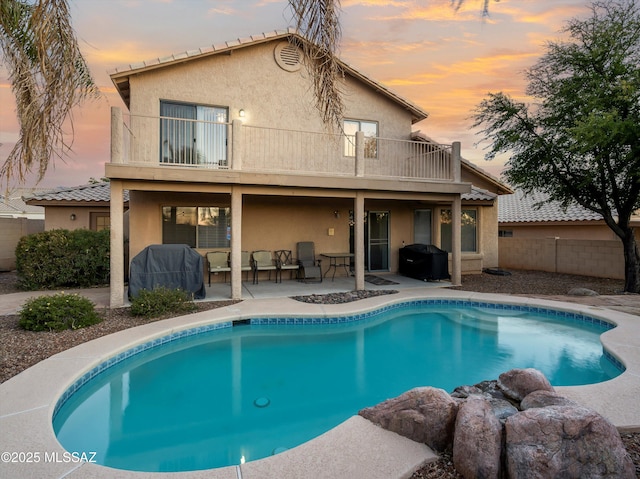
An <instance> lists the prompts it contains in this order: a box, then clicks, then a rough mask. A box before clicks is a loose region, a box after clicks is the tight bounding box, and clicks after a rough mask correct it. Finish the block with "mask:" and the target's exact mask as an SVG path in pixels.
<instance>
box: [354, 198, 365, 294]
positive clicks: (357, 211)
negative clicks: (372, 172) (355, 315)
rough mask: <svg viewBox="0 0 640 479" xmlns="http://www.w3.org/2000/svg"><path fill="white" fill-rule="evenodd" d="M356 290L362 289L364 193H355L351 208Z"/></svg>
mask: <svg viewBox="0 0 640 479" xmlns="http://www.w3.org/2000/svg"><path fill="white" fill-rule="evenodd" d="M353 221H355V224H354V226H353V230H354V239H353V242H354V249H355V263H356V290H361V289H364V193H363V192H362V191H358V192H357V193H356V199H355V204H354V208H353Z"/></svg>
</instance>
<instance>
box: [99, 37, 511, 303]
mask: <svg viewBox="0 0 640 479" xmlns="http://www.w3.org/2000/svg"><path fill="white" fill-rule="evenodd" d="M302 41H304V40H303V39H302V38H301V37H300V36H299V35H298V34H296V33H295V32H294V31H291V30H289V31H286V32H273V33H270V34H262V35H259V36H256V37H251V38H248V39H240V40H237V41H234V42H228V43H223V44H221V45H213V46H212V47H209V48H204V49H199V50H195V51H189V52H185V53H183V54H180V55H173V56H170V57H167V58H160V59H157V60H155V61H152V62H144V63H140V64H133V65H130V66H128V67H126V68H123V69H118V70H116V71H114V72H112V74H111V78H112V81H113V82H114V84H115V86H116V88H117V90H118V92H119V93H120V95H121V97H122V99H123V100H124V102H125V104H126V106H127V108H128V110H129V111H128V112H127V113H125V114H123V113H122V112H121V111H120V109H118V108H114V109H113V110H112V139H111V161H110V163H108V164H107V165H106V176H107V177H108V178H109V179H110V185H111V205H110V207H111V228H112V242H111V248H112V251H111V261H112V263H111V268H112V269H111V271H112V274H111V282H112V283H111V295H112V297H111V303H112V305H114V306H115V305H119V304H122V302H123V297H124V282H123V281H124V280H123V278H124V275H123V274H122V272H123V268H124V265H123V258H124V252H123V241H122V237H123V230H122V226H121V225H122V223H123V213H122V212H123V191H125V190H128V191H129V215H130V216H129V224H130V242H129V248H130V251H129V252H130V256H129V257H131V258H133V257H134V256H135V255H136V254H137V253H139V252H140V251H141V250H143V249H144V248H145V247H146V246H148V245H150V244H162V243H186V244H188V245H190V246H191V247H193V248H196V249H197V251H199V252H200V253H202V254H204V253H206V252H207V251H211V250H226V251H229V252H230V260H231V261H230V263H231V276H230V277H231V283H230V284H231V286H230V296H231V297H232V298H240V296H241V290H242V275H241V270H240V263H241V252H242V251H254V250H270V251H275V250H281V249H288V250H292V251H294V252H295V249H296V244H297V242H300V241H313V242H314V243H315V251H316V253H317V254H320V253H324V252H326V253H336V252H345V251H347V252H351V253H353V258H354V271H355V274H354V278H355V279H354V281H355V284H354V288H355V289H364V274H365V271H397V270H398V256H399V255H398V250H399V248H400V247H402V245H403V244H411V243H418V242H419V243H432V244H435V245H437V246H441V247H443V248H444V249H447V250H448V251H450V253H451V255H450V262H451V266H450V271H451V276H452V282H453V283H454V284H455V283H459V282H460V277H461V273H462V264H463V262H462V255H461V250H462V249H463V244H462V243H463V236H462V235H463V228H462V227H461V223H462V221H461V218H462V217H463V216H465V218H466V219H465V225H467V226H469V225H472V227H473V228H477V229H478V231H480V229H481V228H480V227H478V226H477V225H478V222H481V221H482V218H481V217H482V214H483V213H482V211H481V209H482V205H488V204H490V205H491V206H492V207H493V206H494V205H493V200H494V199H495V197H496V194H501V193H503V192H509V191H508V188H506V187H504V185H500V183H499V182H497V181H493V180H487V178H486V177H484V176H483V175H482V174H479V173H478V172H475V173H474V170H475V169H474V168H471V167H470V166H469V165H468V164H465V162H464V161H462V162H461V159H460V145H459V143H454V144H453V145H438V144H435V143H434V142H432V141H430V140H429V139H428V138H426V137H424V136H420V135H418V136H417V137H414V136H413V134H412V125H413V124H415V123H416V122H418V121H420V120H423V119H425V118H426V117H427V113H426V112H425V111H423V110H422V109H421V108H419V107H418V106H416V105H414V104H413V103H411V102H409V101H407V100H405V99H403V98H401V97H400V96H398V95H397V94H395V93H393V92H392V91H390V90H389V89H387V88H386V87H384V86H382V85H381V84H379V83H377V82H375V81H373V80H372V79H370V78H368V77H367V76H365V75H363V74H362V73H360V72H358V71H356V70H355V69H354V68H352V67H351V66H349V65H346V64H342V67H343V69H344V79H343V83H342V88H343V93H344V101H345V103H346V111H345V117H344V125H343V131H342V132H340V133H335V134H332V133H328V129H327V127H326V125H324V124H323V122H322V120H321V117H320V113H319V112H318V110H317V109H316V107H315V106H314V104H315V99H314V96H313V90H312V84H311V81H310V79H309V73H308V72H307V69H306V68H305V65H304V63H305V58H304V57H303V55H302V53H301V50H300V48H298V45H299V44H300V42H302ZM461 164H462V165H464V166H461ZM462 170H464V172H463V171H462ZM469 172H470V174H472V175H475V176H476V177H478V178H480V180H481V183H482V182H484V183H482V185H481V186H480V188H482V190H476V191H474V192H472V188H471V182H470V181H469V180H468V179H467V178H465V179H463V176H468V175H469ZM478 191H481V193H480V194H479V196H478V194H474V193H478ZM463 194H466V195H470V196H469V197H468V198H469V201H471V202H473V201H474V199H475V200H477V201H478V205H479V206H478V208H476V209H475V210H473V211H471V213H469V212H467V213H464V212H465V211H466V210H464V209H463V205H462V196H461V195H463ZM493 210H496V208H492V212H491V213H490V215H493V217H492V218H491V220H492V221H491V224H493V225H494V226H492V227H491V228H492V233H493V234H494V235H495V240H494V239H488V238H489V236H488V237H487V239H486V241H485V240H483V239H482V238H483V237H484V236H483V234H480V233H478V232H475V230H474V238H475V239H474V240H473V241H475V246H473V247H475V248H476V251H474V254H476V256H477V255H478V254H480V257H482V252H481V251H479V250H478V248H477V246H478V244H479V243H481V242H482V241H485V243H486V244H485V246H490V249H492V251H493V249H495V251H494V252H493V253H491V254H489V255H488V257H489V258H490V260H489V262H490V263H491V264H490V265H486V266H497V219H496V218H497V216H496V215H497V213H496V212H494V211H493ZM474 211H475V212H474ZM469 214H471V216H469ZM441 218H444V220H441ZM493 243H495V248H494V245H493ZM493 256H495V258H493ZM477 259H478V258H475V257H474V258H472V262H471V263H470V268H471V269H474V270H478V267H479V265H478V264H477ZM493 263H495V264H493ZM480 266H481V265H480Z"/></svg>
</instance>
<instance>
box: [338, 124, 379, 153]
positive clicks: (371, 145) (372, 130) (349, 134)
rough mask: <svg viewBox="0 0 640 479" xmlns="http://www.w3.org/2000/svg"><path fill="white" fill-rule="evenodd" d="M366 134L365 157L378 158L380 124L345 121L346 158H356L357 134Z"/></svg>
mask: <svg viewBox="0 0 640 479" xmlns="http://www.w3.org/2000/svg"><path fill="white" fill-rule="evenodd" d="M357 131H362V132H363V133H364V157H365V158H377V157H378V140H377V137H378V123H377V122H375V121H361V120H344V135H345V140H344V156H356V132H357Z"/></svg>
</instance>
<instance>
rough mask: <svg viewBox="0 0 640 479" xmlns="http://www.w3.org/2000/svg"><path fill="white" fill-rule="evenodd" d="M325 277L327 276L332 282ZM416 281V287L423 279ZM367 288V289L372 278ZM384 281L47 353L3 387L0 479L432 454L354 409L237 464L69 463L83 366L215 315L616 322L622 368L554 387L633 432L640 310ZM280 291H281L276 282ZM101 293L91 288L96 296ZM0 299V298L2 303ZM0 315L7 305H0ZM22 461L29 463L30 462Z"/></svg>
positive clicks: (361, 468)
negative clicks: (436, 309) (343, 297)
mask: <svg viewBox="0 0 640 479" xmlns="http://www.w3.org/2000/svg"><path fill="white" fill-rule="evenodd" d="M336 280H337V278H336ZM325 283H329V284H331V282H330V281H326V282H325ZM323 284H324V283H323ZM418 285H421V284H420V282H419V283H418ZM257 286H259V285H257ZM268 286H270V285H268ZM316 286H318V285H316ZM335 286H337V285H335ZM367 287H368V288H369V285H367ZM388 288H389V289H397V290H399V292H398V294H393V295H384V296H378V297H373V298H369V299H365V300H361V301H355V302H352V303H343V304H332V305H327V304H308V303H301V302H298V301H295V300H292V299H290V298H287V297H283V296H279V297H269V296H265V297H262V298H260V299H246V300H244V301H242V302H240V303H237V304H234V305H231V306H227V307H224V308H219V309H215V310H211V311H205V312H201V313H196V314H192V315H188V316H182V317H178V318H171V319H167V320H164V321H158V322H155V323H150V324H148V325H145V326H140V327H136V328H132V329H129V330H125V331H120V332H118V333H114V334H111V335H109V336H105V337H102V338H99V339H96V340H93V341H90V342H88V343H84V344H81V345H79V346H76V347H74V348H72V349H69V350H67V351H64V352H61V353H59V354H57V355H55V356H52V357H51V358H48V359H46V360H44V361H42V362H40V363H38V364H36V365H35V366H33V367H31V368H29V369H27V370H26V371H24V372H22V373H21V374H19V375H17V376H15V377H13V378H11V379H10V380H8V381H6V382H5V383H3V384H1V385H0V452H2V453H5V454H6V453H10V454H11V453H14V457H11V456H10V457H9V459H14V458H15V459H16V460H15V462H14V461H12V460H10V461H5V458H6V457H4V456H3V460H2V462H1V463H0V477H20V478H30V477H33V478H61V477H64V478H111V477H115V476H117V477H122V478H174V477H176V478H200V477H202V478H204V477H207V478H212V479H227V478H228V479H238V478H242V479H258V478H259V479H268V478H278V479H288V478H291V479H293V478H296V479H299V478H325V477H326V478H343V477H344V478H360V477H362V478H365V477H366V478H372V479H375V478H381V479H382V478H385V479H387V478H403V477H409V476H410V475H411V473H412V472H413V471H414V470H416V469H417V468H419V467H420V466H421V465H423V464H424V463H426V462H427V461H429V460H432V459H434V458H435V455H434V454H433V453H432V451H431V450H430V449H429V448H427V447H426V446H425V445H423V444H418V443H415V442H412V441H410V440H408V439H406V438H403V437H400V436H398V435H397V434H394V433H391V432H389V431H385V430H383V429H381V428H378V427H376V426H374V425H372V424H371V423H369V422H368V421H366V420H365V419H363V418H361V417H358V416H353V417H352V418H350V419H348V420H347V421H345V422H344V423H342V424H340V425H338V426H337V427H335V428H333V429H331V430H330V431H328V432H327V433H325V434H323V435H322V436H319V437H318V438H316V439H314V440H312V441H309V442H307V443H305V444H302V445H301V446H298V447H296V448H293V449H290V450H288V451H285V452H283V453H281V454H278V455H276V456H272V457H269V458H266V459H262V460H257V461H253V462H248V463H246V464H243V465H241V466H232V467H225V468H219V469H213V470H207V471H195V472H186V473H140V472H128V471H120V470H118V471H116V470H114V469H110V468H106V467H103V466H99V465H96V464H91V463H72V462H66V461H65V456H64V453H65V451H64V450H63V449H62V447H61V446H60V445H59V443H58V442H57V440H56V438H55V435H54V432H53V427H52V425H51V419H52V414H53V410H54V407H55V405H56V402H57V401H58V398H59V397H60V396H61V395H62V393H63V392H64V391H65V390H66V389H67V388H68V387H69V386H70V385H71V384H72V383H73V382H74V381H75V380H76V379H77V378H79V377H80V376H81V375H82V374H83V373H85V372H87V371H89V370H91V369H92V368H93V367H95V366H97V365H98V364H100V363H101V362H102V361H103V360H104V359H105V358H106V357H108V356H112V355H114V354H117V353H119V352H122V351H125V350H127V349H129V348H130V347H132V346H133V345H135V344H138V343H141V342H144V341H148V340H150V339H154V338H157V337H159V336H164V335H166V334H170V333H172V332H175V331H179V330H182V329H188V328H191V327H196V326H199V325H203V324H210V323H212V322H218V321H220V322H223V321H230V320H234V319H246V318H250V317H256V316H260V317H265V316H268V315H270V314H271V315H277V316H279V317H282V316H336V315H343V314H351V313H358V312H362V311H367V310H372V309H377V308H378V307H380V306H384V305H387V304H391V303H397V302H402V301H407V300H413V299H425V298H426V299H430V298H443V299H470V300H474V301H487V302H501V303H509V304H519V305H525V306H526V305H529V306H531V305H535V306H541V307H548V308H553V309H559V310H571V311H576V312H579V313H582V314H585V315H590V316H594V317H598V318H600V319H604V320H606V321H609V322H612V323H614V324H617V325H618V327H617V328H615V329H613V330H610V331H607V332H606V333H604V334H603V336H602V342H603V345H604V347H605V348H606V349H607V350H608V351H609V352H610V353H611V354H612V355H614V356H615V357H616V358H617V359H619V360H620V361H621V362H622V363H623V364H624V365H625V366H626V371H625V372H624V373H623V374H621V375H620V376H618V377H617V378H614V379H612V380H610V381H606V382H604V383H600V384H595V385H590V386H573V387H558V388H557V390H558V391H559V392H560V393H561V394H564V395H566V396H568V397H570V398H572V399H574V400H577V401H579V402H581V403H582V404H584V405H586V406H588V407H591V408H593V409H595V410H596V411H598V412H600V413H601V414H603V415H604V416H605V417H607V418H608V419H609V420H610V421H611V422H612V423H613V424H615V425H616V426H617V427H618V428H619V429H620V430H621V431H640V407H639V406H638V404H639V402H638V401H639V399H638V398H640V318H638V317H637V316H633V315H630V314H626V313H624V312H620V311H615V310H612V309H609V308H608V307H606V308H605V307H602V306H592V305H585V304H575V303H573V304H571V303H567V302H557V301H548V300H543V299H539V298H527V297H519V296H505V295H493V294H482V293H471V292H466V291H455V290H449V289H443V288H425V287H424V286H422V287H407V286H405V285H404V284H403V285H395V286H389V287H388ZM370 289H374V288H370ZM345 290H348V288H347V289H342V291H345ZM89 291H91V290H89ZM280 291H281V293H282V292H283V290H282V289H281V290H280ZM107 292H108V291H107ZM314 292H315V293H317V294H321V293H322V292H323V291H320V290H319V288H317V287H316V288H315V291H314ZM99 293H100V292H99V291H97V290H93V294H94V295H98V294H99ZM292 294H300V293H296V292H294V293H292ZM287 295H290V294H287ZM7 296H12V295H4V296H3V297H2V298H3V299H4V298H6V297H7ZM635 296H637V295H633V296H632V297H633V299H634V300H635V301H636V302H637V301H638V299H637V298H635ZM107 299H108V296H107ZM2 303H3V306H4V304H5V302H4V301H3V302H2ZM608 306H609V307H610V306H611V305H608ZM0 309H2V308H0ZM0 314H6V313H2V312H1V311H0ZM488 379H491V378H488ZM20 453H22V455H20ZM36 453H37V454H38V456H37V458H36V456H35V454H36ZM29 459H31V462H27V460H29Z"/></svg>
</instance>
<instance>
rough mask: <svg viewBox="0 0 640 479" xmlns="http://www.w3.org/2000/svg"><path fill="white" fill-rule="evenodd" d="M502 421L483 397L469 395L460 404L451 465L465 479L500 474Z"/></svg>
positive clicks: (490, 476) (493, 476)
mask: <svg viewBox="0 0 640 479" xmlns="http://www.w3.org/2000/svg"><path fill="white" fill-rule="evenodd" d="M501 450H502V423H501V422H500V421H499V420H498V418H497V417H496V416H495V414H494V412H493V408H492V406H491V404H490V403H489V401H488V400H487V398H484V397H482V396H469V397H468V398H467V400H466V401H465V402H464V404H462V406H460V409H459V410H458V417H457V419H456V431H455V436H454V438H453V465H454V467H455V468H456V470H457V471H458V472H459V473H460V474H462V476H463V477H464V478H465V479H472V478H484V479H492V478H495V479H498V477H500V457H501Z"/></svg>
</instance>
